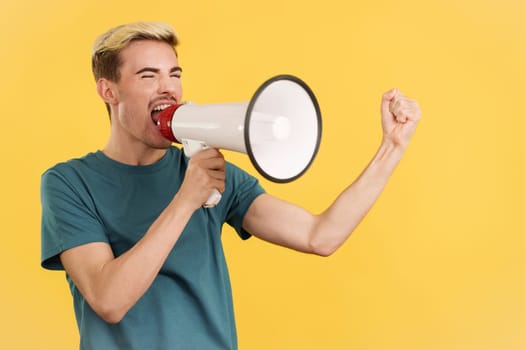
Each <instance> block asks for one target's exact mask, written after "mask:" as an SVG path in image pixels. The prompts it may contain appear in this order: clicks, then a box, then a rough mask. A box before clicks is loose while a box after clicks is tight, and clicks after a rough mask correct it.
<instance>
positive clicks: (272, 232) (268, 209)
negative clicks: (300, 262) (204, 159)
mask: <svg viewBox="0 0 525 350" xmlns="http://www.w3.org/2000/svg"><path fill="white" fill-rule="evenodd" d="M316 220H317V217H316V216H315V215H312V214H311V213H309V212H308V211H307V210H305V209H303V208H301V207H299V206H297V205H295V204H292V203H289V202H286V201H284V200H282V199H279V198H276V197H273V196H271V195H269V194H263V195H260V196H259V197H257V198H256V199H255V200H254V201H253V203H252V204H251V206H250V208H249V209H248V212H247V213H246V216H245V218H244V221H243V228H244V229H245V230H246V231H248V232H250V233H251V234H252V235H254V236H256V237H258V238H260V239H262V240H264V241H267V242H270V243H274V244H277V245H280V246H283V247H287V248H291V249H294V250H298V251H302V252H306V253H311V252H312V247H311V244H310V242H311V236H312V233H313V230H314V228H315V225H316Z"/></svg>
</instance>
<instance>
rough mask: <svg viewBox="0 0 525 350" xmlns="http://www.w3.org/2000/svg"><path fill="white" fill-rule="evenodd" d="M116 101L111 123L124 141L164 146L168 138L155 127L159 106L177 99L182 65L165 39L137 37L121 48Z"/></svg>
mask: <svg viewBox="0 0 525 350" xmlns="http://www.w3.org/2000/svg"><path fill="white" fill-rule="evenodd" d="M120 60H121V66H120V80H119V82H118V83H116V84H115V86H116V90H117V95H118V105H117V113H114V114H115V115H114V116H113V119H112V123H113V124H115V123H116V125H114V127H116V128H117V130H118V133H119V134H120V139H121V140H122V141H124V142H131V143H136V142H139V143H143V144H145V145H147V146H148V147H152V148H166V147H168V146H169V145H170V144H171V142H170V141H169V140H167V139H165V138H164V137H163V136H162V135H161V134H160V132H159V130H158V127H157V124H156V123H157V120H158V115H159V113H160V110H161V109H164V108H166V107H167V106H169V105H173V104H175V103H180V101H181V98H182V86H181V80H180V79H181V68H180V67H179V63H178V59H177V56H176V54H175V52H174V50H173V48H172V47H171V46H170V45H169V44H167V43H164V42H160V41H154V40H140V41H134V42H132V43H131V44H130V45H129V46H128V47H126V48H125V49H124V50H122V51H121V52H120Z"/></svg>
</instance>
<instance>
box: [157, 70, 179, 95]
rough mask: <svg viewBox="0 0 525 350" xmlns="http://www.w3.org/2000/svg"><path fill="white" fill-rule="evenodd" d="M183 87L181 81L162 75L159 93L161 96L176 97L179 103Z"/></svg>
mask: <svg viewBox="0 0 525 350" xmlns="http://www.w3.org/2000/svg"><path fill="white" fill-rule="evenodd" d="M180 91H181V85H180V79H179V78H176V77H173V76H170V75H169V74H168V75H162V77H161V78H160V79H159V89H158V93H159V94H160V95H169V96H170V97H175V98H176V99H177V101H178V100H179V97H180Z"/></svg>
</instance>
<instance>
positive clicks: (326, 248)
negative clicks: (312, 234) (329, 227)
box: [309, 240, 338, 258]
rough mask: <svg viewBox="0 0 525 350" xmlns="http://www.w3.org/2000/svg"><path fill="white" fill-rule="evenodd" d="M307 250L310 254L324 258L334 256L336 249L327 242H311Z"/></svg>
mask: <svg viewBox="0 0 525 350" xmlns="http://www.w3.org/2000/svg"><path fill="white" fill-rule="evenodd" d="M309 248H310V249H309V252H310V253H311V254H314V255H317V256H321V257H325V258H326V257H329V256H330V255H332V254H334V253H335V252H336V250H337V248H338V247H336V246H333V245H330V244H329V243H328V242H319V241H317V240H312V241H311V242H310V244H309Z"/></svg>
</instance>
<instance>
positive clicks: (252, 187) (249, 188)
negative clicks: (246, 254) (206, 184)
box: [226, 163, 265, 239]
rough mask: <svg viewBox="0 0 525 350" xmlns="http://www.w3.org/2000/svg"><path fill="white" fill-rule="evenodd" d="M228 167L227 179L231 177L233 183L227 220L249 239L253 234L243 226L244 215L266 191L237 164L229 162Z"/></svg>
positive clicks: (240, 234) (243, 237)
mask: <svg viewBox="0 0 525 350" xmlns="http://www.w3.org/2000/svg"><path fill="white" fill-rule="evenodd" d="M227 169H228V170H229V173H228V174H227V179H228V178H229V179H230V180H231V181H230V183H231V184H232V185H231V186H232V189H231V190H232V193H231V196H232V198H231V201H230V203H231V205H230V208H229V211H228V213H227V217H226V222H227V223H228V224H229V225H230V226H231V227H233V228H234V229H235V230H236V231H237V233H238V234H239V236H240V237H241V238H242V239H248V238H250V237H251V234H250V233H249V232H247V231H246V230H245V229H244V228H243V227H242V223H243V221H244V216H245V215H246V213H247V212H248V209H249V208H250V205H251V204H252V202H253V201H254V200H255V198H257V197H258V196H259V195H261V194H263V193H265V191H264V189H263V188H262V186H261V185H260V184H259V181H258V180H257V179H256V178H255V177H253V176H251V175H249V174H248V173H246V172H245V171H243V170H241V169H240V168H238V167H237V166H235V165H233V164H230V163H228V164H227Z"/></svg>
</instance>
